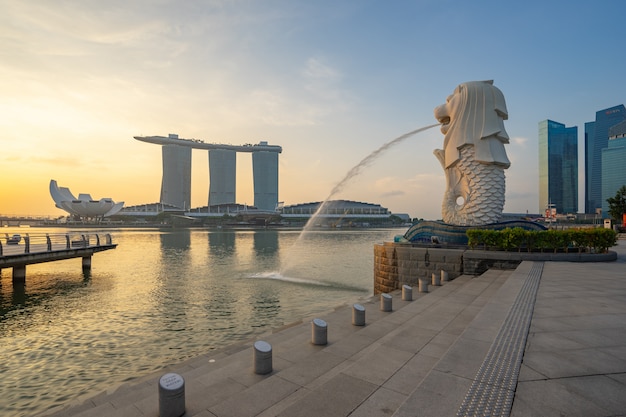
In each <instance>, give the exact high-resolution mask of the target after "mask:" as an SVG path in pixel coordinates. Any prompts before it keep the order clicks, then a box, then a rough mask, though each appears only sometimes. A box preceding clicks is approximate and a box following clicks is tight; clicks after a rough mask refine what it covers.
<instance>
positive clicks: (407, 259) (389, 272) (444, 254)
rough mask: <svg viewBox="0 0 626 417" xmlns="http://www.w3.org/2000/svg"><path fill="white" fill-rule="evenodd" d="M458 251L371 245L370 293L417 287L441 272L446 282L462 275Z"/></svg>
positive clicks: (405, 245) (461, 263)
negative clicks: (372, 252)
mask: <svg viewBox="0 0 626 417" xmlns="http://www.w3.org/2000/svg"><path fill="white" fill-rule="evenodd" d="M463 252H464V250H462V249H443V248H427V247H414V246H412V245H411V244H403V243H391V242H386V243H383V244H378V245H374V294H380V293H386V292H391V291H393V290H396V289H399V288H401V287H402V285H404V284H407V285H411V286H414V287H416V286H418V280H420V279H426V280H428V281H430V279H431V276H432V274H433V273H436V274H440V273H441V271H442V270H444V271H446V272H447V273H448V277H449V279H451V280H452V279H454V278H456V277H458V276H459V275H461V274H463Z"/></svg>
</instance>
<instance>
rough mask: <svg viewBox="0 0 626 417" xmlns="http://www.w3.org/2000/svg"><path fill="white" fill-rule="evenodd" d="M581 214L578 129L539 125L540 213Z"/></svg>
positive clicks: (553, 123) (549, 123)
mask: <svg viewBox="0 0 626 417" xmlns="http://www.w3.org/2000/svg"><path fill="white" fill-rule="evenodd" d="M548 203H551V204H554V206H555V207H556V210H557V213H577V212H578V127H577V126H574V127H565V125H564V124H562V123H558V122H555V121H552V120H544V121H542V122H539V212H540V213H543V212H544V210H545V209H546V207H547V206H548Z"/></svg>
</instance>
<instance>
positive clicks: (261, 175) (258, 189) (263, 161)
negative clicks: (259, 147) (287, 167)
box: [252, 152, 278, 211]
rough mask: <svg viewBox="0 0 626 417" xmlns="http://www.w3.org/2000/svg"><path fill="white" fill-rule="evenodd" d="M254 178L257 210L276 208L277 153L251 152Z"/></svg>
mask: <svg viewBox="0 0 626 417" xmlns="http://www.w3.org/2000/svg"><path fill="white" fill-rule="evenodd" d="M252 171H253V172H252V173H253V180H254V205H255V206H256V207H257V208H258V209H259V210H268V211H273V210H276V205H277V204H278V154H277V153H276V152H255V153H253V154H252Z"/></svg>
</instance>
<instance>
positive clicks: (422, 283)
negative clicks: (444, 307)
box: [419, 279, 428, 292]
mask: <svg viewBox="0 0 626 417" xmlns="http://www.w3.org/2000/svg"><path fill="white" fill-rule="evenodd" d="M419 292H428V281H427V280H426V279H419Z"/></svg>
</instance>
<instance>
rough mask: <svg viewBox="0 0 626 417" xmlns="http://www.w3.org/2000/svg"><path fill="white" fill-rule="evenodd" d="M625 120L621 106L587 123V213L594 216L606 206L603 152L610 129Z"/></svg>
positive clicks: (599, 114)
mask: <svg viewBox="0 0 626 417" xmlns="http://www.w3.org/2000/svg"><path fill="white" fill-rule="evenodd" d="M624 120H626V108H624V105H623V104H620V105H619V106H615V107H610V108H608V109H604V110H600V111H598V112H596V120H595V122H588V123H585V213H590V214H593V213H595V212H596V209H597V208H602V207H603V206H605V205H606V202H605V201H604V200H603V198H602V194H603V191H602V190H603V179H602V174H603V168H602V153H603V151H602V150H603V149H605V148H607V147H608V142H609V129H610V128H611V127H612V126H615V125H617V124H618V123H620V122H622V121H624ZM603 212H604V211H603Z"/></svg>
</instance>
